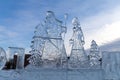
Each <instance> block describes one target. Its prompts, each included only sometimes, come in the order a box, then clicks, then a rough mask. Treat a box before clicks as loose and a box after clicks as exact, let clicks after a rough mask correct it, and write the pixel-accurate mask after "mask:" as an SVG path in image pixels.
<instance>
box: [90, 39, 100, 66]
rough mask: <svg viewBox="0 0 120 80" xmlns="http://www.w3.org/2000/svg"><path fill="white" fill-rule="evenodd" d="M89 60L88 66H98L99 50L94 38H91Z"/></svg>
mask: <svg viewBox="0 0 120 80" xmlns="http://www.w3.org/2000/svg"><path fill="white" fill-rule="evenodd" d="M89 60H90V66H92V67H94V68H98V67H100V51H99V48H98V45H97V44H96V42H95V41H94V40H92V42H91V48H90V54H89Z"/></svg>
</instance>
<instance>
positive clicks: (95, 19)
mask: <svg viewBox="0 0 120 80" xmlns="http://www.w3.org/2000/svg"><path fill="white" fill-rule="evenodd" d="M48 10H51V11H53V12H55V14H56V17H57V18H58V19H60V20H62V21H63V22H64V14H65V13H68V21H67V28H68V31H67V34H66V38H65V45H66V49H67V52H68V53H69V52H70V48H69V42H68V41H69V39H70V38H71V36H72V24H71V21H72V18H74V17H78V18H79V20H80V23H81V27H82V30H83V32H84V36H85V41H86V44H85V49H87V48H89V46H90V42H91V41H92V40H93V39H94V40H96V42H97V43H98V45H105V44H107V43H109V42H112V41H114V40H116V39H119V38H120V31H119V30H120V0H0V13H1V14H0V46H1V47H3V48H4V49H5V50H7V48H8V47H9V46H14V47H23V48H25V49H26V52H28V51H29V50H30V47H29V46H30V45H31V44H30V42H31V40H32V37H33V35H34V34H33V32H34V28H35V26H36V25H37V24H39V23H40V22H41V21H43V20H44V18H45V13H46V11H48Z"/></svg>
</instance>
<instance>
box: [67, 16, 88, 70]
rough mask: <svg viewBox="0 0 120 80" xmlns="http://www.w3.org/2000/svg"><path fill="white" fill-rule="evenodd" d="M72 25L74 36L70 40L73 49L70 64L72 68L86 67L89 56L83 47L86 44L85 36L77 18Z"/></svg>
mask: <svg viewBox="0 0 120 80" xmlns="http://www.w3.org/2000/svg"><path fill="white" fill-rule="evenodd" d="M72 24H73V36H72V38H71V39H70V43H71V44H72V49H71V55H70V60H69V64H70V66H71V67H75V68H79V67H83V66H85V61H86V60H87V55H86V54H85V51H84V47H83V45H84V44H85V42H84V35H83V32H82V29H81V27H80V23H79V20H78V18H77V17H75V18H73V20H72Z"/></svg>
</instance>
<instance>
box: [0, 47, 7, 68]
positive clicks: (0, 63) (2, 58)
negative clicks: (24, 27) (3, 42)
mask: <svg viewBox="0 0 120 80" xmlns="http://www.w3.org/2000/svg"><path fill="white" fill-rule="evenodd" d="M6 61H7V58H6V52H5V50H4V49H3V48H1V47H0V69H2V68H3V67H4V65H5V63H6Z"/></svg>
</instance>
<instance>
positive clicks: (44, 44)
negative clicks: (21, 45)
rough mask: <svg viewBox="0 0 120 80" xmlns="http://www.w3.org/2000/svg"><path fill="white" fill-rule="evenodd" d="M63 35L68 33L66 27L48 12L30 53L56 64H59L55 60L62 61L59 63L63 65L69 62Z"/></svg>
mask: <svg viewBox="0 0 120 80" xmlns="http://www.w3.org/2000/svg"><path fill="white" fill-rule="evenodd" d="M63 33H66V26H62V22H61V21H59V20H58V19H56V18H55V15H54V13H53V12H52V11H47V14H46V18H45V21H44V22H43V23H42V24H39V25H38V26H37V27H36V30H35V36H34V37H33V41H32V45H31V48H32V50H31V51H30V52H31V53H32V54H38V55H39V56H40V57H41V59H42V60H46V61H50V60H51V61H53V62H54V63H55V64H58V62H57V61H55V60H56V59H57V60H58V59H60V60H61V61H60V62H59V63H60V64H62V61H64V60H67V55H66V51H65V47H64V40H63V38H62V34H63ZM30 60H31V59H30ZM31 61H32V60H31ZM33 62H35V61H32V63H33ZM43 65H44V62H43Z"/></svg>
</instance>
